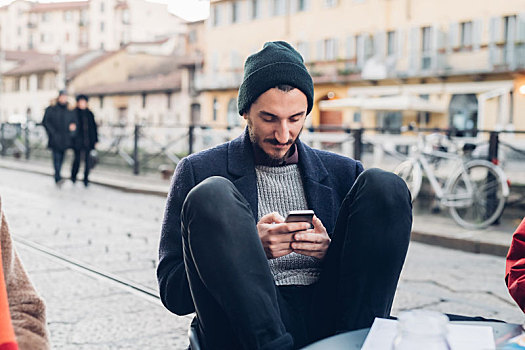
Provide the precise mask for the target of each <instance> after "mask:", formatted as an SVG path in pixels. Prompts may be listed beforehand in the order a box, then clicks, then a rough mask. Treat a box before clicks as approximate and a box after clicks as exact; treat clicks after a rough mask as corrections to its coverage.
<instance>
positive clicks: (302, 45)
mask: <svg viewBox="0 0 525 350" xmlns="http://www.w3.org/2000/svg"><path fill="white" fill-rule="evenodd" d="M297 51H299V53H300V54H301V56H303V60H304V61H305V62H308V61H309V60H310V55H309V48H308V43H307V42H304V41H300V42H298V43H297Z"/></svg>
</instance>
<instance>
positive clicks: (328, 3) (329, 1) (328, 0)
mask: <svg viewBox="0 0 525 350" xmlns="http://www.w3.org/2000/svg"><path fill="white" fill-rule="evenodd" d="M324 6H325V7H334V6H337V0H324Z"/></svg>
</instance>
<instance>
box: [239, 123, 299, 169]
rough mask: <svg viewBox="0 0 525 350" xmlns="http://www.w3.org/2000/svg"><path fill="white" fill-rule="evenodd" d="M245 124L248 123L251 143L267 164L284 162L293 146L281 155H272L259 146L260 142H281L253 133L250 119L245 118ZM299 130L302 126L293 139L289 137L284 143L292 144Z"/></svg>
mask: <svg viewBox="0 0 525 350" xmlns="http://www.w3.org/2000/svg"><path fill="white" fill-rule="evenodd" d="M246 121H247V124H248V134H249V136H250V141H251V143H252V144H253V145H254V146H255V149H256V150H257V152H259V155H260V156H261V157H262V158H264V159H265V161H266V162H267V163H269V164H274V165H278V164H281V163H283V162H284V160H285V159H286V158H287V157H288V155H289V153H290V150H292V149H294V148H293V147H290V149H289V150H288V151H287V152H286V153H285V154H284V156H282V157H279V156H277V157H276V156H274V155H272V154H268V153H266V152H265V151H264V150H263V149H262V148H261V146H259V145H260V144H263V143H269V144H271V145H282V143H280V142H279V141H277V139H275V138H265V139H262V140H261V138H260V137H259V136H258V135H257V134H256V133H255V130H254V127H253V124H252V122H251V120H250V118H247V120H246ZM301 132H303V128H301V130H300V131H299V133H298V134H297V137H296V138H295V139H292V138H290V139H289V140H288V141H287V142H286V145H289V146H292V145H293V144H294V143H295V140H297V139H298V138H299V136H300V135H301Z"/></svg>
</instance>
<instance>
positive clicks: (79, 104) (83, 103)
mask: <svg viewBox="0 0 525 350" xmlns="http://www.w3.org/2000/svg"><path fill="white" fill-rule="evenodd" d="M77 107H78V108H80V109H86V108H87V101H86V100H84V99H83V98H81V99H80V100H78V102H77Z"/></svg>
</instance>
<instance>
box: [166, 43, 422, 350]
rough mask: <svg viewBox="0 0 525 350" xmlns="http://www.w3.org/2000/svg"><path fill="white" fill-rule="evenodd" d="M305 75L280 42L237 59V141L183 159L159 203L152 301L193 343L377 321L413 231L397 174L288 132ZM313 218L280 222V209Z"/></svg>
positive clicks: (293, 127)
mask: <svg viewBox="0 0 525 350" xmlns="http://www.w3.org/2000/svg"><path fill="white" fill-rule="evenodd" d="M313 101H314V88H313V81H312V78H311V76H310V74H309V73H308V71H307V69H306V67H305V65H304V61H303V58H302V57H301V55H300V54H299V53H298V52H297V51H296V50H295V49H294V48H293V47H292V46H291V45H290V44H288V43H286V42H282V41H279V42H270V43H266V44H265V45H264V47H263V49H262V50H261V51H259V52H257V53H255V54H253V55H252V56H250V57H248V59H247V60H246V63H245V66H244V81H243V83H242V84H241V86H240V88H239V97H238V110H239V114H240V115H241V116H242V117H243V118H244V119H245V120H246V122H247V128H246V129H245V131H244V134H243V135H241V136H240V137H238V138H237V139H235V140H233V141H231V142H227V143H225V144H222V145H219V146H216V147H214V148H212V149H208V150H205V151H202V152H199V153H196V154H192V155H190V156H188V157H186V158H184V159H182V160H181V161H180V162H179V163H178V165H177V168H176V171H175V174H174V179H173V181H172V186H171V189H170V193H169V196H168V199H167V203H166V210H165V216H164V222H163V226H162V233H161V240H160V248H159V255H160V261H159V266H158V268H157V278H158V282H159V290H160V296H161V300H162V302H163V303H164V305H165V306H166V307H167V308H168V309H169V310H171V311H172V312H174V313H176V314H178V315H185V314H189V313H192V312H196V314H197V318H196V320H197V322H196V323H197V327H196V330H197V334H198V339H199V340H200V342H201V346H202V348H203V349H294V348H300V347H302V346H304V345H306V344H309V343H311V342H313V341H316V340H318V339H321V338H324V337H328V336H331V335H334V334H336V333H340V332H344V331H349V330H354V329H358V328H364V327H370V326H371V324H372V322H373V320H374V318H375V317H388V316H389V315H390V309H391V306H392V301H393V298H394V294H395V291H396V288H397V283H398V279H399V274H400V272H401V268H402V266H403V263H404V260H405V256H406V252H407V248H408V243H409V238H410V230H411V225H412V207H411V200H410V193H409V191H408V189H407V186H406V184H405V183H404V181H403V180H402V179H401V178H399V177H398V176H396V175H394V174H392V173H389V172H385V171H382V170H379V169H369V170H363V166H362V165H361V163H360V162H358V161H355V160H353V159H350V158H347V157H345V156H341V155H337V154H334V153H330V152H326V151H321V150H316V149H313V148H310V147H308V146H307V145H305V144H304V143H302V142H301V141H300V138H299V135H300V133H301V130H302V129H303V127H304V124H305V120H306V118H307V115H308V114H309V113H310V111H311V110H312V107H313ZM305 209H311V210H313V211H314V212H315V216H314V217H313V222H312V223H313V228H312V227H311V226H310V223H307V222H285V219H284V217H285V216H286V215H287V213H288V212H289V211H292V210H305Z"/></svg>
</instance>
